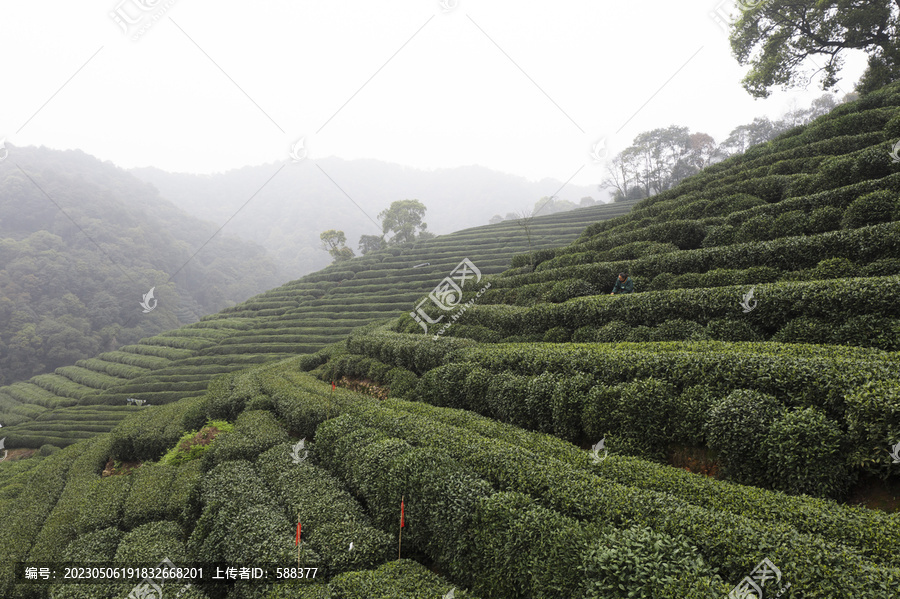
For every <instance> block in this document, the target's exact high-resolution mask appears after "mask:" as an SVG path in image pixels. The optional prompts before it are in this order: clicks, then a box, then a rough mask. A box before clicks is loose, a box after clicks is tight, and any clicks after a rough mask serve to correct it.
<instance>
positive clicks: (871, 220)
mask: <svg viewBox="0 0 900 599" xmlns="http://www.w3.org/2000/svg"><path fill="white" fill-rule="evenodd" d="M898 206H900V202H898V199H897V193H896V192H895V191H886V190H885V191H875V192H872V193H868V194H866V195H863V196H860V197H859V198H857V199H855V200H853V202H852V203H851V204H850V205H849V206H847V209H846V210H845V211H844V217H843V219H841V226H842V227H843V228H844V229H858V228H859V227H865V226H868V225H877V224H879V223H886V222H890V221H891V220H893V218H894V215H895V214H896V213H897V210H898Z"/></svg>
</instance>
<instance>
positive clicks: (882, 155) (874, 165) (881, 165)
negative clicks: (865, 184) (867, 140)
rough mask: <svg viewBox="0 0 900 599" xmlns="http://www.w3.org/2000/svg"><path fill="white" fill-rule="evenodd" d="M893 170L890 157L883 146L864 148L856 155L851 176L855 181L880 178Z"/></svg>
mask: <svg viewBox="0 0 900 599" xmlns="http://www.w3.org/2000/svg"><path fill="white" fill-rule="evenodd" d="M892 171H893V169H892V164H891V157H890V155H889V154H888V152H887V151H885V148H883V147H877V146H876V147H872V148H866V149H865V150H863V151H862V152H860V153H859V154H858V155H857V156H856V161H855V162H854V164H853V176H854V178H855V179H856V180H857V181H864V180H866V179H881V178H882V177H887V176H888V175H890V174H891V172H892Z"/></svg>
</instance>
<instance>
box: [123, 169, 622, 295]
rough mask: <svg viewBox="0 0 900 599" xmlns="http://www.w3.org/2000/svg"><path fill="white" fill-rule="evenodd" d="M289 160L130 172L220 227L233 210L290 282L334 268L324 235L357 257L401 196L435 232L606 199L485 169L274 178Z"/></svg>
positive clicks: (247, 235) (289, 173)
mask: <svg viewBox="0 0 900 599" xmlns="http://www.w3.org/2000/svg"><path fill="white" fill-rule="evenodd" d="M281 166H282V164H281V163H272V164H264V165H260V166H253V167H245V168H241V169H236V170H232V171H228V172H226V173H221V174H215V175H192V174H184V173H169V172H165V171H161V170H159V169H156V168H136V169H132V170H131V171H130V172H131V173H133V174H134V175H135V176H136V177H138V178H140V179H142V180H144V181H147V182H149V183H152V184H153V185H154V186H155V187H156V188H157V189H159V190H160V193H161V194H162V196H163V197H165V198H167V199H169V200H171V201H172V202H174V203H175V204H176V205H177V206H178V207H180V208H181V209H183V210H185V211H187V212H189V213H190V214H193V215H195V216H197V215H202V217H203V218H204V219H208V220H212V221H213V222H219V223H224V222H225V221H227V220H228V219H229V218H231V217H232V216H234V218H233V219H232V220H231V221H230V222H229V223H228V225H227V226H226V228H225V231H226V232H229V233H233V234H235V235H239V236H241V237H242V238H244V239H250V240H252V241H255V242H256V243H259V244H260V245H262V246H263V247H265V248H266V249H267V250H268V251H269V253H270V254H271V255H272V256H273V257H274V259H275V260H276V261H277V263H278V265H279V267H280V268H281V270H282V271H283V272H285V273H286V274H287V275H288V276H289V277H290V278H296V277H300V276H302V275H305V274H308V273H311V272H314V271H316V270H319V269H321V268H324V267H325V266H327V265H328V264H329V262H330V261H331V258H330V257H329V256H328V254H326V253H325V252H324V251H322V249H321V242H320V240H319V234H320V233H321V232H322V231H326V230H328V229H339V230H342V231H344V233H346V234H347V245H348V247H350V248H351V249H352V250H353V251H354V252H356V253H357V254H359V252H358V250H357V245H358V243H359V238H360V236H361V235H380V234H381V229H380V228H379V227H380V225H379V224H378V222H379V221H378V213H379V212H381V211H382V210H384V209H386V208H387V207H388V206H390V204H391V202H394V201H396V200H404V199H418V200H420V201H421V202H422V203H423V204H425V206H426V207H427V208H428V212H427V213H426V214H425V222H426V223H428V230H429V231H431V232H432V233H435V234H446V233H450V232H452V231H459V230H461V229H466V228H469V227H474V226H478V225H484V224H487V223H488V221H489V220H490V218H491V217H492V216H494V215H496V214H499V215H501V216H505V215H506V214H507V213H509V212H517V213H518V212H521V211H530V210H531V209H532V208H533V206H534V203H535V202H536V201H538V200H539V199H540V198H542V197H546V196H551V195H553V194H555V193H556V192H557V191H558V190H560V188H561V187H562V190H561V191H559V194H558V197H559V198H560V199H564V200H570V201H572V202H574V203H575V204H578V203H579V201H580V200H581V198H583V197H593V198H594V199H595V200H597V201H606V200H607V197H606V196H607V194H606V193H605V192H604V193H603V194H602V197H601V194H600V192H598V191H597V188H596V187H592V186H578V185H566V186H565V187H563V183H562V182H561V181H557V180H554V179H544V180H542V181H538V182H532V181H528V180H527V179H525V178H523V177H518V176H515V175H508V174H505V173H499V172H497V171H492V170H490V169H487V168H484V167H480V166H462V167H457V168H448V169H436V170H433V171H423V170H418V169H413V168H409V167H404V166H400V165H397V164H391V163H387V162H381V161H378V160H349V161H348V160H342V159H340V158H324V159H322V160H317V161H316V163H315V164H314V163H312V162H310V161H304V162H301V163H288V164H287V165H286V166H284V168H283V169H282V170H281V171H279V172H278V174H277V175H276V176H275V177H274V178H272V180H271V181H269V182H268V183H266V181H267V180H268V179H269V178H270V177H272V175H273V174H274V173H275V172H276V171H278V169H279V167H281ZM317 166H318V167H321V170H320V168H317ZM326 173H327V176H326ZM329 177H331V179H333V180H334V181H333V182H332V181H331V180H329ZM264 183H265V185H263V184H264ZM335 183H336V184H337V186H340V189H339V188H338V187H337V186H336V185H335ZM342 190H343V191H342ZM257 192H258V193H257ZM344 192H346V194H347V195H344ZM254 194H256V195H255V196H254ZM347 196H350V198H348V197H347ZM251 197H252V198H253V199H252V200H251V199H250V198H251ZM248 200H249V201H248ZM354 203H355V205H354ZM244 204H246V206H244ZM241 206H244V207H243V208H241ZM238 210H240V211H239V212H238ZM363 212H365V214H364V213H363ZM235 213H237V214H236V215H235ZM366 214H368V217H367V216H366ZM546 214H547V213H546V212H543V213H540V214H538V216H543V215H546ZM369 217H371V219H372V220H369ZM373 221H375V222H373Z"/></svg>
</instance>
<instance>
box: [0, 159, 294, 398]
mask: <svg viewBox="0 0 900 599" xmlns="http://www.w3.org/2000/svg"><path fill="white" fill-rule="evenodd" d="M217 229H218V226H217V225H215V224H213V223H210V222H205V221H202V220H200V219H198V218H194V217H192V216H190V215H188V214H187V213H185V212H184V211H182V210H180V209H178V208H176V207H175V206H174V205H173V204H172V203H171V202H169V201H167V200H165V199H164V198H162V197H160V195H159V192H158V191H157V190H156V189H155V188H154V187H153V186H152V185H150V184H147V183H144V182H142V181H140V180H138V179H137V178H135V177H134V176H133V175H131V174H129V173H128V172H126V171H124V170H122V169H120V168H117V167H115V166H114V165H112V164H111V163H108V162H107V163H104V162H101V161H100V160H98V159H96V158H93V157H91V156H89V155H87V154H85V153H84V152H81V151H55V150H50V149H47V148H33V147H23V148H18V147H10V148H9V156H8V157H7V158H6V159H5V160H4V161H2V162H0V384H9V383H12V382H14V381H17V380H22V379H26V378H28V377H30V376H33V375H35V374H40V373H43V372H52V371H53V370H54V369H55V368H57V367H59V366H64V365H66V364H71V363H73V362H75V361H76V360H79V359H82V358H86V357H89V356H92V355H94V354H96V353H97V352H99V351H105V350H113V349H116V348H118V347H119V346H121V345H125V344H128V343H133V342H135V341H137V340H138V339H141V338H143V337H146V336H148V335H153V334H156V333H158V332H160V331H164V330H168V329H171V328H174V327H178V326H181V325H183V324H187V323H191V322H195V321H197V320H198V319H199V318H200V317H201V316H203V315H205V314H209V313H213V312H217V311H219V310H221V309H223V308H226V307H228V306H231V305H234V304H235V303H237V302H239V301H242V300H244V299H246V298H248V297H250V296H252V295H254V294H255V293H258V292H260V291H262V290H264V289H268V288H270V287H272V286H273V285H275V284H277V283H278V282H279V278H278V273H277V270H276V267H275V265H274V264H273V262H272V261H271V260H270V259H269V258H268V257H267V255H266V252H265V250H264V249H262V248H261V247H259V246H257V245H256V244H253V243H249V242H246V241H242V240H239V239H237V238H235V237H233V236H228V235H227V234H225V232H222V233H219V234H217V235H215V236H214V234H215V233H216V231H217ZM210 238H212V239H210ZM207 241H208V242H209V243H208V244H206V245H205V246H204V243H206V242H207ZM201 247H202V249H201ZM198 250H199V251H198ZM195 252H196V255H194V254H195ZM151 288H155V290H154V299H155V300H156V301H158V304H154V302H153V301H151V302H150V305H151V306H153V305H157V306H158V307H157V308H155V309H153V310H151V311H150V312H148V313H144V312H143V311H142V309H141V306H140V303H141V301H142V300H143V297H144V294H147V293H148V292H149V291H150V289H151Z"/></svg>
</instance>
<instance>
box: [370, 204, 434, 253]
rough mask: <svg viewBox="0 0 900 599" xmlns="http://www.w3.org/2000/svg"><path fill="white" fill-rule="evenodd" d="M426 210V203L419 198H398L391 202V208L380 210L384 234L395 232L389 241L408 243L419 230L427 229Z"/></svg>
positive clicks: (379, 214) (379, 216) (379, 217)
mask: <svg viewBox="0 0 900 599" xmlns="http://www.w3.org/2000/svg"><path fill="white" fill-rule="evenodd" d="M426 210H427V208H426V207H425V204H423V203H422V202H420V201H419V200H398V201H396V202H391V206H390V208H388V209H386V210H382V211H381V212H379V213H378V219H379V220H380V221H381V229H382V231H383V232H384V234H385V235H387V234H388V233H390V232H392V231H393V233H394V236H393V237H391V239H390V240H389V241H388V243H390V244H392V245H394V244H399V243H408V242H410V241H413V240H414V239H415V238H416V232H417V230H418V231H419V232H421V231H425V229H426V228H427V227H428V225H427V224H426V223H424V222H423V221H422V218H423V217H424V216H425V211H426Z"/></svg>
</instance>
